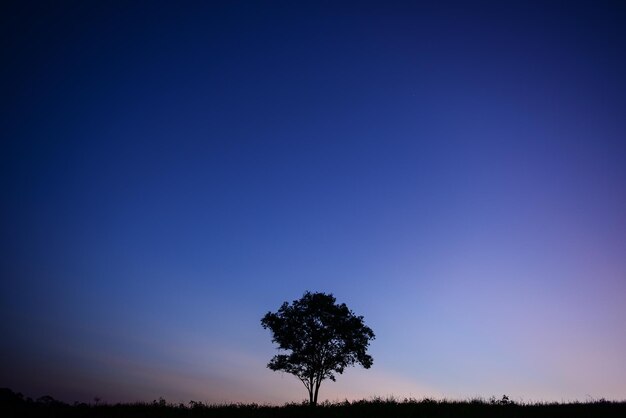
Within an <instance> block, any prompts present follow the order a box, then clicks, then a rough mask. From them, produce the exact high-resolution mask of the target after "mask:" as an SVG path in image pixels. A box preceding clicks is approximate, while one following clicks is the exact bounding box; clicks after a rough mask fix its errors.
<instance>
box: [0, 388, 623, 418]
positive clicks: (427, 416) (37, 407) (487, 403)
mask: <svg viewBox="0 0 626 418" xmlns="http://www.w3.org/2000/svg"><path fill="white" fill-rule="evenodd" d="M0 416H2V417H6V418H12V417H122V418H123V417H132V418H135V417H224V418H239V417H241V418H248V417H250V418H257V417H268V418H269V417H277V418H292V417H294V418H295V417H298V418H300V417H303V418H308V417H311V418H317V417H319V418H330V417H337V418H340V417H345V418H352V417H354V418H367V417H376V418H379V417H380V418H384V417H424V418H431V417H442V418H443V417H450V418H452V417H481V418H482V417H546V418H548V417H550V418H558V417H563V418H565V417H568V418H577V417H589V418H591V417H594V418H595V417H620V418H623V417H626V401H622V402H613V401H606V400H604V399H600V400H593V401H587V402H573V403H518V402H514V401H511V400H509V398H508V397H506V396H503V397H502V398H501V399H495V398H491V399H488V400H484V399H472V400H469V401H449V400H442V401H437V400H432V399H422V400H416V399H404V400H396V399H393V398H391V399H380V398H374V399H371V400H367V401H365V400H364V401H353V402H348V401H345V402H337V403H328V402H326V403H322V404H320V405H318V406H309V405H308V404H306V403H304V404H286V405H284V406H269V405H257V404H229V405H208V404H204V403H202V402H194V401H191V402H189V403H188V404H171V403H168V402H166V401H165V400H164V399H160V400H158V401H153V402H150V403H132V404H114V405H111V404H100V403H94V404H85V403H75V404H73V405H70V404H66V403H63V402H60V401H57V400H55V399H53V398H51V397H50V396H44V397H41V398H39V399H37V400H32V399H25V398H24V397H23V396H22V395H21V394H19V393H14V392H12V391H11V390H9V389H0Z"/></svg>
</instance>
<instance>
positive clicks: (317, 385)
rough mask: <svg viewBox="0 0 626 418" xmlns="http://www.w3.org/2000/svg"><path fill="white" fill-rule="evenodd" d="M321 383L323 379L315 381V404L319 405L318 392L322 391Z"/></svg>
mask: <svg viewBox="0 0 626 418" xmlns="http://www.w3.org/2000/svg"><path fill="white" fill-rule="evenodd" d="M321 383H322V382H321V381H319V382H317V383H315V397H314V398H313V405H317V394H318V393H319V392H320V384H321Z"/></svg>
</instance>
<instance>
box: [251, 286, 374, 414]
mask: <svg viewBox="0 0 626 418" xmlns="http://www.w3.org/2000/svg"><path fill="white" fill-rule="evenodd" d="M261 325H263V328H266V329H269V330H270V331H271V332H272V341H273V342H275V343H276V344H278V348H279V349H280V350H283V351H285V352H287V353H286V354H277V355H276V356H274V358H272V360H271V361H270V362H269V364H268V365H267V367H269V368H270V369H272V370H274V371H283V372H287V373H291V374H293V375H294V376H296V377H297V378H298V379H300V381H301V382H302V383H303V384H304V386H305V387H306V389H307V391H308V392H309V403H310V404H312V405H315V404H317V397H318V393H319V388H320V385H321V383H322V381H323V380H325V379H330V380H333V381H334V380H335V376H336V374H342V373H343V371H344V370H345V368H346V367H348V366H353V365H355V364H361V365H362V366H363V367H365V368H366V369H368V368H370V367H371V366H372V363H373V361H374V360H373V359H372V356H370V355H369V354H367V348H368V346H369V343H370V341H371V340H372V339H374V332H373V331H372V330H371V329H370V328H369V327H367V326H366V325H365V324H364V323H363V317H362V316H357V315H355V314H354V312H352V311H351V310H350V309H348V307H347V306H346V304H345V303H342V304H337V303H336V300H335V297H334V296H333V295H332V294H326V293H311V292H306V293H305V294H304V295H303V296H302V298H300V299H298V300H294V301H293V302H292V303H291V304H289V303H287V302H284V303H283V304H282V306H281V307H280V309H279V310H278V312H268V313H267V314H266V315H265V316H264V317H263V319H261Z"/></svg>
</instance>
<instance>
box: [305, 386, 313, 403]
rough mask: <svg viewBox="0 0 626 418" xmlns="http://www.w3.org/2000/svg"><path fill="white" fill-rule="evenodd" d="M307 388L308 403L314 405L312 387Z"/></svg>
mask: <svg viewBox="0 0 626 418" xmlns="http://www.w3.org/2000/svg"><path fill="white" fill-rule="evenodd" d="M307 389H309V405H315V401H314V400H313V387H312V386H311V387H309V388H307Z"/></svg>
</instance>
